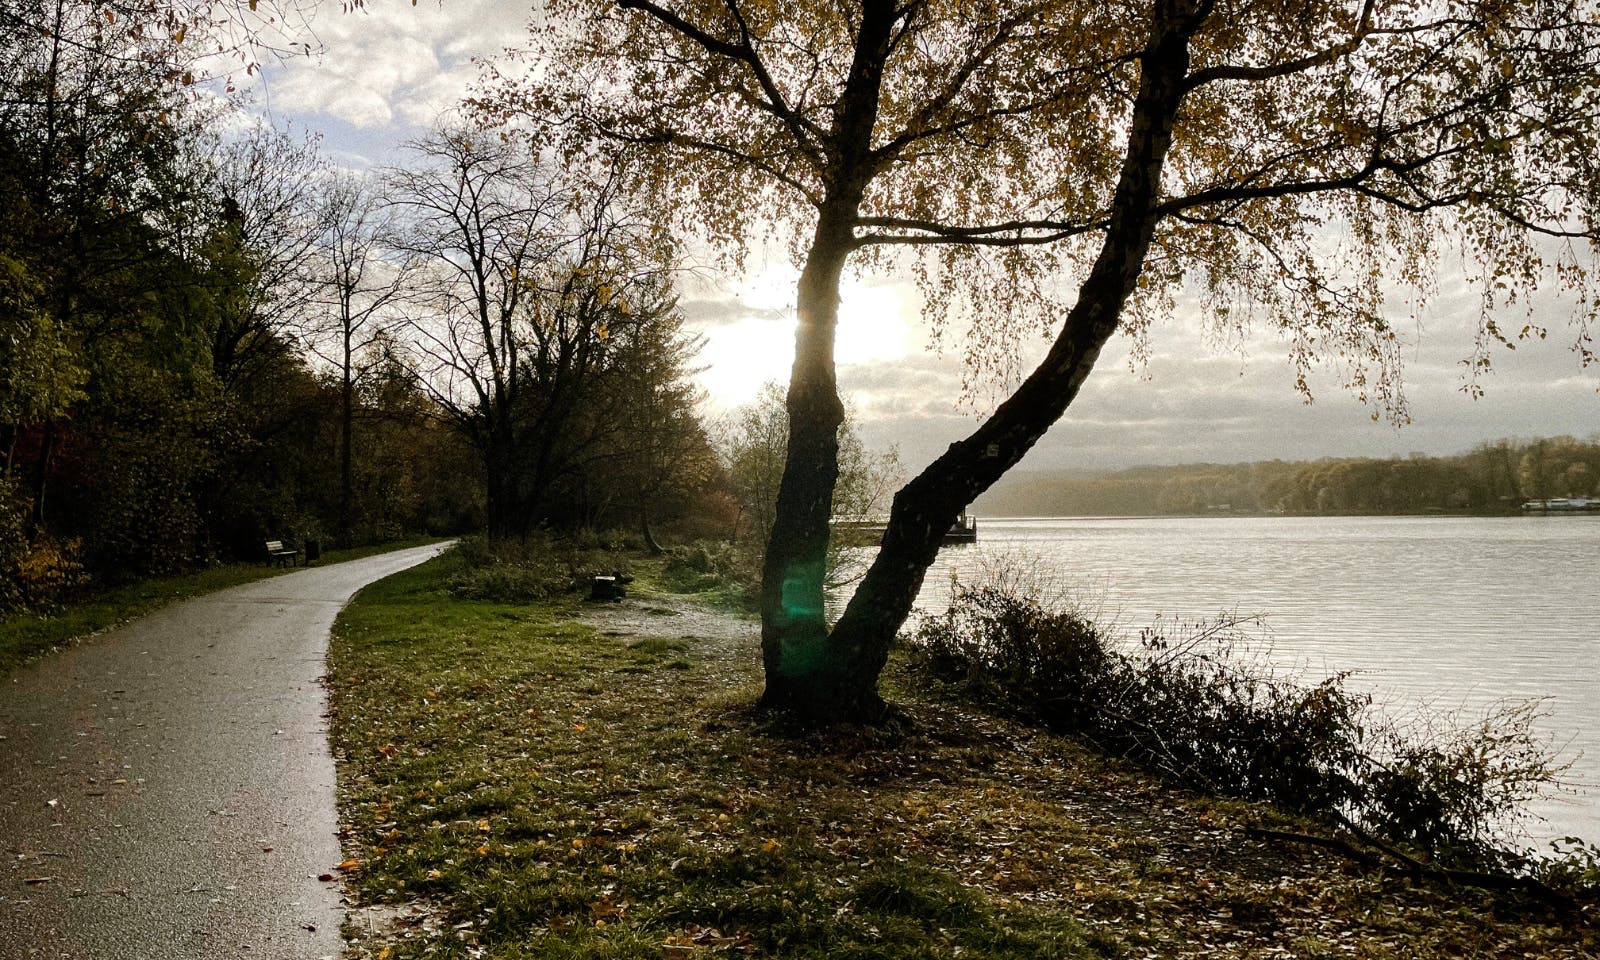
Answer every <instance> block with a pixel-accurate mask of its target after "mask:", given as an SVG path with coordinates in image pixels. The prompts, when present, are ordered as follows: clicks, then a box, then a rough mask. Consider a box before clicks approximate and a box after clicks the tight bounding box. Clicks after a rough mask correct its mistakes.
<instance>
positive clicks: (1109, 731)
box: [907, 583, 1596, 894]
mask: <svg viewBox="0 0 1600 960" xmlns="http://www.w3.org/2000/svg"><path fill="white" fill-rule="evenodd" d="M1249 622H1250V621H1248V620H1238V619H1222V620H1219V621H1216V622H1211V623H1202V624H1194V625H1188V626H1183V625H1177V626H1174V625H1171V624H1167V625H1158V626H1156V627H1152V628H1147V629H1145V630H1143V631H1141V632H1140V634H1139V637H1138V640H1137V642H1136V643H1125V642H1119V641H1118V640H1117V638H1115V637H1113V636H1108V635H1107V633H1106V632H1104V631H1102V630H1101V628H1100V627H1099V626H1097V624H1096V623H1095V622H1094V621H1093V620H1091V619H1090V618H1089V617H1087V616H1085V615H1083V614H1082V613H1080V612H1078V611H1075V610H1072V609H1064V610H1050V609H1046V608H1044V607H1043V606H1041V604H1040V603H1039V602H1037V601H1035V600H1034V599H1031V598H1030V596H1029V595H1028V594H1027V593H1026V591H1024V590H1022V589H1020V588H1019V587H1018V585H1017V584H1015V583H1001V584H999V585H991V586H961V587H959V588H958V589H957V592H956V596H955V598H954V601H953V602H952V604H951V606H950V609H949V610H948V612H946V613H945V614H943V615H939V616H928V617H924V618H923V619H922V621H921V623H920V625H919V626H918V627H917V628H916V630H915V631H914V633H913V635H912V637H911V642H910V644H909V650H908V654H907V656H908V666H909V669H910V670H911V672H912V673H913V674H914V675H918V676H920V677H922V678H924V679H927V680H933V681H936V683H937V684H939V685H940V686H941V687H942V688H943V689H944V690H946V691H947V692H951V693H955V694H957V695H959V696H962V697H964V698H966V699H969V700H971V701H973V702H977V703H980V704H983V705H985V706H986V707H989V708H993V709H998V710H999V711H1001V712H1003V713H1006V714H1009V715H1011V716H1014V717H1017V718H1020V719H1023V720H1025V721H1027V722H1030V723H1037V724H1040V725H1042V726H1044V727H1046V728H1048V729H1051V730H1055V731H1058V732H1063V733H1069V734H1072V735H1074V736H1077V737H1079V738H1081V739H1082V740H1084V741H1086V742H1088V743H1090V744H1092V745H1093V746H1094V747H1096V748H1097V749H1099V750H1101V751H1103V752H1105V753H1108V754H1112V755H1114V756H1119V757H1124V758H1127V759H1129V760H1131V761H1133V762H1135V763H1137V764H1139V765H1140V766H1143V767H1145V768H1146V769H1150V770H1153V771H1156V772H1159V773H1160V774H1162V775H1163V776H1165V777H1167V778H1168V779H1170V780H1171V781H1173V782H1175V783H1180V784H1184V785H1187V786H1192V787H1196V788H1199V789H1203V790H1205V791H1207V792H1210V793H1214V794H1218V795H1222V796H1235V797H1241V798H1246V799H1251V800H1265V801H1269V802H1272V803H1274V804H1276V805H1278V806H1280V807H1283V808H1285V809H1287V810H1291V811H1294V812H1297V813H1302V814H1310V815H1314V816H1316V817H1319V818H1322V819H1324V820H1327V821H1329V822H1330V823H1331V824H1333V825H1335V826H1337V827H1340V828H1344V829H1348V830H1351V831H1354V832H1355V833H1357V834H1358V835H1359V836H1362V837H1364V838H1370V839H1374V840H1376V841H1378V842H1379V843H1381V844H1385V845H1394V846H1395V848H1396V849H1401V850H1406V851H1411V852H1412V853H1417V854H1422V855H1424V856H1426V857H1427V858H1430V859H1431V860H1432V861H1433V862H1434V863H1437V864H1439V865H1441V866H1443V867H1447V868H1450V869H1458V870H1489V871H1513V872H1515V871H1521V872H1525V873H1531V874H1535V875H1538V876H1540V877H1541V878H1543V879H1546V880H1547V881H1551V882H1556V883H1559V884H1561V885H1563V886H1565V887H1566V888H1567V889H1569V890H1574V891H1576V892H1580V893H1582V892H1588V893H1590V894H1592V893H1594V892H1595V887H1594V884H1595V880H1596V872H1595V870H1594V866H1595V863H1596V860H1595V851H1594V848H1592V847H1588V848H1586V847H1584V846H1583V845H1582V844H1578V843H1576V842H1575V841H1574V844H1575V845H1573V846H1571V847H1569V848H1568V849H1566V850H1565V851H1558V854H1559V855H1558V856H1557V857H1555V858H1554V859H1553V860H1552V859H1551V858H1549V857H1545V858H1533V857H1530V856H1529V852H1528V851H1524V850H1518V849H1515V848H1514V847H1512V846H1511V844H1510V843H1509V842H1508V835H1509V836H1515V830H1516V827H1517V826H1518V825H1519V824H1520V823H1521V822H1523V821H1524V820H1525V819H1526V818H1527V816H1528V815H1527V814H1526V812H1525V810H1526V804H1527V801H1528V800H1530V799H1532V798H1533V797H1535V796H1537V795H1539V794H1540V793H1541V792H1542V791H1545V790H1547V789H1550V788H1552V787H1554V786H1555V785H1556V784H1557V782H1558V777H1559V775H1560V773H1561V772H1562V770H1563V769H1564V768H1563V767H1562V766H1561V765H1560V764H1558V763H1557V762H1556V761H1555V760H1554V759H1553V757H1552V755H1551V753H1550V751H1549V749H1548V743H1547V741H1546V740H1545V739H1543V738H1541V736H1540V735H1539V733H1538V730H1537V728H1536V722H1535V721H1536V720H1537V718H1538V717H1539V716H1540V704H1539V702H1538V701H1532V702H1507V703H1504V704H1501V705H1499V706H1497V707H1496V708H1494V709H1492V710H1491V711H1490V712H1489V713H1487V714H1486V715H1485V716H1483V717H1482V718H1481V719H1479V720H1477V721H1476V722H1472V723H1461V722H1457V721H1455V720H1454V718H1449V717H1429V718H1426V719H1425V720H1421V721H1418V720H1413V721H1410V722H1408V723H1401V722H1398V721H1395V720H1393V719H1391V718H1390V717H1388V716H1387V715H1385V714H1384V713H1383V712H1382V711H1380V710H1378V709H1377V708H1376V707H1375V706H1374V704H1373V702H1372V698H1371V696H1370V695H1368V694H1365V693H1360V692H1357V691H1355V690H1352V689H1351V688H1350V687H1349V686H1348V685H1347V683H1346V681H1347V678H1348V675H1347V674H1342V673H1341V674H1335V675H1334V676H1331V677H1327V678H1325V679H1322V680H1320V681H1317V682H1314V683H1306V682H1304V681H1302V680H1301V679H1300V678H1299V677H1296V676H1292V675H1285V674H1283V673H1280V672H1276V671H1273V670H1272V669H1270V668H1268V667H1267V666H1265V665H1264V661H1262V660H1260V659H1259V658H1255V657H1252V656H1251V650H1252V645H1251V644H1250V642H1249V637H1248V636H1247V634H1246V633H1245V632H1244V628H1245V627H1246V626H1247V625H1248V623H1249ZM1508 831H1510V833H1509V834H1508Z"/></svg>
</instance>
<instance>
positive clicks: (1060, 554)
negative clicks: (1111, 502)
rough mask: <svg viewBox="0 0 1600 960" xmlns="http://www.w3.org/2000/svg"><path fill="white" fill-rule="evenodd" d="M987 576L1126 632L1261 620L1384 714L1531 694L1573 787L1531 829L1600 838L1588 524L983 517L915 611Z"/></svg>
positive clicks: (1593, 530) (1596, 632) (1594, 538)
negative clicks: (1015, 582) (956, 584)
mask: <svg viewBox="0 0 1600 960" xmlns="http://www.w3.org/2000/svg"><path fill="white" fill-rule="evenodd" d="M997 565H998V566H1010V567H1016V566H1019V565H1020V566H1033V567H1035V573H1036V575H1038V576H1040V577H1041V578H1042V579H1044V580H1045V581H1046V585H1047V589H1049V590H1055V589H1063V590H1065V591H1066V593H1067V594H1069V595H1070V596H1071V597H1072V598H1073V599H1075V600H1076V601H1077V602H1079V603H1081V604H1084V605H1086V606H1087V607H1088V608H1089V609H1090V610H1097V611H1098V616H1099V617H1100V618H1101V619H1102V620H1109V621H1110V622H1112V623H1114V624H1115V625H1117V626H1118V627H1120V628H1122V629H1123V630H1125V631H1126V632H1128V633H1129V634H1130V635H1133V636H1136V635H1137V633H1138V630H1139V628H1140V627H1142V626H1146V625H1149V624H1150V623H1151V622H1152V621H1154V620H1155V618H1156V617H1158V616H1160V617H1163V618H1164V619H1167V620H1170V619H1173V618H1178V619H1183V620H1195V619H1200V618H1215V617H1216V616H1217V615H1218V614H1219V613H1228V614H1241V615H1244V614H1261V615H1262V616H1263V617H1264V618H1265V621H1264V622H1265V629H1264V630H1261V631H1257V633H1258V635H1263V636H1264V637H1265V638H1266V639H1267V640H1269V641H1270V644H1271V658H1272V659H1273V661H1274V662H1276V663H1279V664H1283V665H1285V666H1290V667H1300V668H1304V669H1305V670H1306V671H1307V673H1308V675H1313V676H1315V677H1321V676H1326V675H1328V674H1330V673H1334V672H1338V671H1343V670H1353V671H1356V673H1355V675H1354V676H1353V677H1352V678H1351V680H1350V683H1351V684H1352V685H1353V686H1357V687H1360V688H1363V689H1367V690H1371V691H1373V692H1374V693H1375V695H1376V697H1377V699H1378V700H1380V701H1381V702H1383V703H1385V704H1386V705H1389V707H1390V709H1391V711H1392V712H1403V711H1405V710H1406V709H1407V708H1408V707H1410V706H1413V705H1416V704H1430V705H1433V706H1435V707H1439V708H1447V707H1463V708H1465V709H1466V710H1467V711H1468V712H1469V713H1468V715H1469V716H1471V717H1472V718H1474V719H1475V718H1477V717H1479V716H1481V715H1482V712H1483V709H1484V707H1485V706H1486V705H1488V704H1490V703H1492V702H1494V701H1497V700H1503V699H1506V698H1519V699H1522V698H1542V699H1544V700H1545V701H1546V710H1547V712H1548V717H1546V718H1545V719H1544V720H1543V721H1542V722H1541V725H1540V729H1541V730H1543V731H1546V732H1548V734H1549V735H1550V736H1551V737H1552V739H1553V744H1554V745H1555V746H1556V747H1557V748H1558V750H1559V755H1560V756H1561V758H1562V759H1564V760H1571V761H1572V762H1573V766H1572V768H1571V770H1570V771H1568V773H1567V774H1566V779H1567V780H1569V781H1571V782H1572V783H1573V785H1574V786H1575V788H1577V791H1578V792H1577V793H1576V794H1574V795H1566V794H1563V795H1561V796H1558V797H1556V798H1554V799H1553V800H1551V801H1549V802H1543V803H1541V804H1539V805H1538V806H1537V807H1536V808H1535V812H1536V813H1537V814H1539V815H1540V816H1541V817H1543V818H1545V820H1546V821H1547V822H1546V823H1544V824H1541V825H1535V827H1534V830H1535V834H1536V836H1539V837H1561V836H1567V835H1577V836H1581V837H1583V838H1584V839H1586V840H1589V841H1591V842H1596V843H1600V516H1596V515H1583V516H1527V517H1505V518H1469V517H1267V518H1261V517H1253V518H1234V517H1227V518H1222V517H1217V518H1147V519H1145V518H1141V519H1108V518H1070V519H1068V518H1052V519H1026V520H1023V519H981V520H980V521H979V525H978V542H977V543H976V544H971V545H952V546H948V547H946V548H945V549H944V550H943V551H942V552H941V554H940V556H939V560H938V561H937V563H936V564H935V566H934V567H933V569H931V570H930V571H929V572H928V577H927V581H926V584H925V586H924V588H923V591H922V595H921V596H920V597H919V599H918V606H919V608H921V609H923V610H927V611H938V610H943V609H944V607H945V605H946V604H947V603H948V601H949V595H950V584H951V576H952V574H954V575H955V576H957V577H959V578H961V579H962V580H965V581H968V582H975V581H977V580H980V579H981V578H982V576H983V574H984V571H985V570H986V569H987V568H992V567H995V566H997Z"/></svg>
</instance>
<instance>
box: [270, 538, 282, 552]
mask: <svg viewBox="0 0 1600 960" xmlns="http://www.w3.org/2000/svg"><path fill="white" fill-rule="evenodd" d="M282 550H283V541H282V540H268V541H267V552H268V553H279V552H281V551H282Z"/></svg>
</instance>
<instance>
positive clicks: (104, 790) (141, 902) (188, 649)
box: [0, 545, 441, 960]
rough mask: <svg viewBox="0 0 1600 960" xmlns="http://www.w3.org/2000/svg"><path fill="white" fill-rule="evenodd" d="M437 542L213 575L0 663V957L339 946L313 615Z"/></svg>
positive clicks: (331, 609) (306, 956)
mask: <svg viewBox="0 0 1600 960" xmlns="http://www.w3.org/2000/svg"><path fill="white" fill-rule="evenodd" d="M440 549H441V548H440V547H439V546H437V545H436V546H428V547H416V548H412V549H407V550H399V551H395V552H393V553H387V554H381V555H379V556H375V557H368V558H366V559H364V560H355V561H350V562H347V563H341V564H335V565H332V566H327V567H313V568H311V569H306V570H299V571H296V572H294V573H290V574H287V575H284V576H279V577H273V578H269V579H266V580H260V581H257V582H255V583H251V584H246V585H244V586H241V587H234V588H232V589H228V590H223V591H221V592H218V593H214V594H210V595H208V596H204V597H200V598H198V599H195V600H190V601H188V602H186V603H181V604H177V605H175V606H172V607H168V608H167V609H165V610H161V611H159V612H157V613H154V614H152V615H150V616H148V617H146V618H144V619H142V620H138V621H135V622H133V623H129V624H127V625H125V626H123V627H120V628H118V629H116V630H113V631H110V632H108V633H106V634H104V635H103V636H99V637H95V638H92V639H91V640H89V641H87V642H85V643H82V644H80V645H78V646H75V647H72V648H70V649H68V650H65V651H63V652H61V653H59V654H56V655H53V656H51V657H48V658H46V659H45V660H42V661H40V662H39V663H36V664H33V665H31V666H29V667H25V668H23V669H22V670H20V671H18V672H17V673H16V674H14V675H13V676H11V677H5V678H0V851H3V855H4V856H5V858H6V860H8V861H9V862H8V863H6V864H5V865H4V868H3V869H0V885H3V886H0V960H13V958H30V960H33V958H72V960H120V958H128V960H134V958H137V960H154V958H172V960H186V958H213V957H217V958H222V957H226V958H256V957H262V958H285V960H289V958H293V960H313V958H318V957H335V956H337V955H338V954H339V952H340V949H341V944H342V941H341V939H340V935H339V927H340V924H341V923H342V922H343V920H344V913H343V910H342V907H341V904H340V892H341V891H340V888H339V884H338V883H337V882H329V881H323V880H319V879H318V877H319V876H321V875H327V874H330V873H336V872H337V871H336V870H335V867H336V865H337V864H338V863H339V860H340V855H339V840H338V836H337V832H338V822H337V819H336V814H335V809H334V767H333V758H332V757H331V755H330V754H329V752H328V739H327V722H326V719H325V716H324V714H325V713H326V711H327V696H326V693H325V691H324V689H323V687H322V685H321V683H320V678H321V677H322V675H323V672H324V657H325V655H326V652H327V645H328V634H329V630H330V628H331V627H332V625H333V619H334V617H335V616H336V615H337V614H338V612H339V610H340V609H341V608H343V607H344V605H345V604H346V603H347V602H348V601H349V600H350V597H351V596H352V595H354V594H355V592H356V591H357V590H359V589H360V588H361V587H363V586H365V585H366V584H368V583H371V582H373V581H375V580H379V579H381V578H383V577H385V576H388V575H389V574H391V573H396V572H398V571H400V570H404V569H406V568H407V567H411V566H414V565H415V564H418V563H421V562H422V561H423V560H426V559H427V558H429V557H431V556H433V555H434V554H436V553H437V552H438V551H439V550H440Z"/></svg>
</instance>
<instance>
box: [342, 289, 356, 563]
mask: <svg viewBox="0 0 1600 960" xmlns="http://www.w3.org/2000/svg"><path fill="white" fill-rule="evenodd" d="M350 337H351V331H350V321H349V319H348V317H347V318H346V319H345V324H344V370H343V373H344V380H343V383H342V384H341V387H342V389H341V390H340V395H339V399H340V404H341V409H340V411H339V434H340V437H339V441H340V450H339V546H341V547H346V548H349V547H352V546H354V545H355V544H354V543H352V542H351V541H352V540H353V539H354V530H355V523H354V517H353V516H352V514H353V513H354V512H355V472H354V466H355V464H354V460H353V456H354V455H353V453H352V442H353V441H354V439H355V403H356V397H355V393H356V388H355V376H354V372H353V370H352V369H351V356H350V354H351V350H350Z"/></svg>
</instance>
